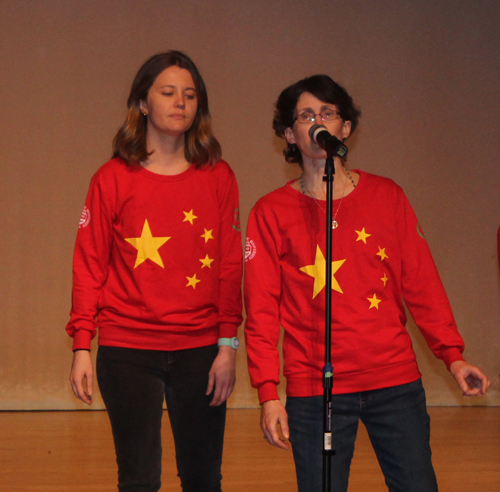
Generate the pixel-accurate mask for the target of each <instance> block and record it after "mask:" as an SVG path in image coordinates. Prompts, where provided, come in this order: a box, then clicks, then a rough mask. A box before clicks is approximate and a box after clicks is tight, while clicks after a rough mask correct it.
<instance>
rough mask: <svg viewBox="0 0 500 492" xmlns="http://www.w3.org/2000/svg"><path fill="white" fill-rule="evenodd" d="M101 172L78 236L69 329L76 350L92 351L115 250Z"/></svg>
mask: <svg viewBox="0 0 500 492" xmlns="http://www.w3.org/2000/svg"><path fill="white" fill-rule="evenodd" d="M103 188H104V186H103V183H102V182H101V180H100V174H99V173H97V174H96V175H95V176H94V177H93V179H92V181H91V184H90V188H89V191H88V194H87V199H86V200H85V207H84V212H83V214H82V220H81V221H80V227H79V230H78V234H77V237H76V244H75V252H74V257H73V295H72V309H71V319H70V321H69V323H68V324H67V326H66V331H67V332H68V334H69V335H70V336H72V337H73V350H78V349H88V350H90V341H91V340H92V339H93V338H94V337H95V335H96V321H95V317H96V315H97V306H98V302H99V297H100V295H101V292H102V288H103V286H104V283H105V282H106V277H107V273H108V265H109V256H110V251H111V240H112V230H111V221H112V217H111V210H113V207H112V204H111V203H110V199H109V197H110V196H112V194H111V193H106V192H105V190H104V189H103Z"/></svg>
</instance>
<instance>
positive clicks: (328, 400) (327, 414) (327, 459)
mask: <svg viewBox="0 0 500 492" xmlns="http://www.w3.org/2000/svg"><path fill="white" fill-rule="evenodd" d="M334 175H335V166H334V163H333V156H332V155H330V153H328V157H327V159H326V164H325V175H324V176H323V181H326V285H325V287H326V291H325V365H324V367H323V492H330V490H331V469H332V462H331V458H332V456H334V455H335V450H334V449H333V448H332V388H333V366H332V361H331V352H332V197H333V180H334Z"/></svg>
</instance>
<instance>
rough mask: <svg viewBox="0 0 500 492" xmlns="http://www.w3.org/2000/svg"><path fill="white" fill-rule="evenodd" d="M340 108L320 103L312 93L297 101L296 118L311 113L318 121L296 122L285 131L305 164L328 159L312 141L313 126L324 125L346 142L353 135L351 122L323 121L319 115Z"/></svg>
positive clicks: (305, 93)
mask: <svg viewBox="0 0 500 492" xmlns="http://www.w3.org/2000/svg"><path fill="white" fill-rule="evenodd" d="M327 109H333V110H337V109H338V108H337V107H336V106H335V104H330V103H326V102H323V101H320V100H319V99H318V98H317V97H316V96H313V95H312V94H311V93H310V92H304V93H303V94H302V95H301V96H300V97H299V100H298V101H297V106H296V107H295V113H294V117H297V115H299V114H301V113H304V112H310V113H314V114H315V115H316V121H312V122H311V123H298V122H297V121H294V123H293V125H292V127H291V128H287V129H286V130H285V138H286V140H287V142H288V143H289V144H296V145H297V147H298V148H299V150H300V152H301V153H302V160H303V162H304V163H305V162H306V161H307V160H308V159H314V160H316V159H326V157H327V155H326V151H324V150H323V149H322V148H321V147H320V146H319V145H318V144H317V143H315V142H313V141H312V140H311V137H310V136H309V130H310V128H311V127H312V126H313V125H324V126H325V127H326V128H327V130H328V131H329V132H330V133H331V134H332V135H335V136H336V137H337V138H338V139H339V140H341V141H342V140H344V139H345V138H347V137H348V136H349V134H350V133H351V122H350V121H343V120H342V119H341V118H339V119H337V120H333V121H322V120H321V118H320V116H319V113H321V111H324V110H327Z"/></svg>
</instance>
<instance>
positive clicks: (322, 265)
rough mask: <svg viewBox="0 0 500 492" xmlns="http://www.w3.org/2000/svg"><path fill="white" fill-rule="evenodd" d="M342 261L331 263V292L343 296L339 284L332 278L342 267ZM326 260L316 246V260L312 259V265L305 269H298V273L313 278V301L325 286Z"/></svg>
mask: <svg viewBox="0 0 500 492" xmlns="http://www.w3.org/2000/svg"><path fill="white" fill-rule="evenodd" d="M344 261H345V259H344V260H337V261H332V290H336V291H337V292H340V293H341V294H343V292H342V289H341V288H340V285H339V283H338V282H337V280H336V279H335V277H334V276H333V275H334V274H335V272H336V271H337V270H338V269H339V268H340V267H341V266H342V264H343V263H344ZM325 269H326V260H325V257H324V256H323V252H322V251H321V249H320V247H319V246H318V245H316V258H315V259H314V265H307V266H305V267H302V268H300V271H302V272H304V273H307V275H310V276H311V277H313V278H314V287H313V299H314V298H315V297H316V296H317V295H318V294H319V293H320V292H321V291H322V290H323V288H324V287H325V285H326V270H325Z"/></svg>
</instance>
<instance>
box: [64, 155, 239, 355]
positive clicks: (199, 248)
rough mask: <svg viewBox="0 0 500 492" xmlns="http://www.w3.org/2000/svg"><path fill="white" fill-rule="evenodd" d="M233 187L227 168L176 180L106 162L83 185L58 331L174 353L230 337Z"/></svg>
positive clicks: (234, 286) (234, 282) (234, 279)
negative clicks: (67, 299) (66, 305)
mask: <svg viewBox="0 0 500 492" xmlns="http://www.w3.org/2000/svg"><path fill="white" fill-rule="evenodd" d="M241 263H242V252H241V233H240V226H239V217H238V188H237V184H236V179H235V177H234V173H233V172H232V170H231V169H230V168H229V166H228V165H227V163H226V162H224V161H220V162H218V163H217V164H216V165H215V166H214V167H211V166H206V167H204V168H202V169H196V168H195V167H194V166H191V167H190V168H189V169H188V170H186V171H185V172H183V173H181V174H178V175H176V176H163V175H159V174H155V173H152V172H150V171H148V170H146V169H144V168H143V167H141V166H139V165H135V166H132V167H129V166H127V165H126V164H125V163H124V162H123V161H122V160H121V159H113V160H111V161H109V162H108V163H106V164H105V165H104V166H102V167H101V168H100V169H99V170H98V171H97V173H96V174H95V176H94V177H93V179H92V182H91V184H90V189H89V192H88V195H87V199H86V202H85V207H84V209H83V213H82V217H81V219H80V227H79V230H78V235H77V239H76V246H75V254H74V264H73V305H72V309H71V319H70V321H69V323H68V325H67V327H66V330H67V331H68V333H69V334H70V336H72V337H73V338H74V342H73V349H79V348H85V349H88V348H90V340H91V339H92V338H93V337H94V336H95V334H96V328H97V326H99V344H100V345H112V346H119V347H129V348H138V349H150V350H179V349H186V348H194V347H201V346H205V345H210V344H214V343H217V339H218V338H219V337H234V336H236V330H237V327H238V325H239V324H240V323H241V321H242V318H241Z"/></svg>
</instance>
